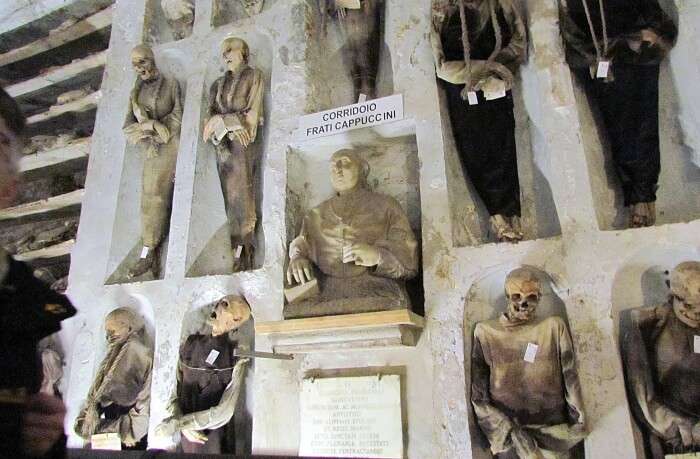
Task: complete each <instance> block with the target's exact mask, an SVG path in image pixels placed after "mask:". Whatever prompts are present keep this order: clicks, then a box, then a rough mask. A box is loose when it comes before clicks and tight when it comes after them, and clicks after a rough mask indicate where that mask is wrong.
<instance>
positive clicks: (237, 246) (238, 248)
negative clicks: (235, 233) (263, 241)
mask: <svg viewBox="0 0 700 459" xmlns="http://www.w3.org/2000/svg"><path fill="white" fill-rule="evenodd" d="M231 248H232V249H233V272H234V273H235V272H239V271H248V270H251V269H253V258H254V256H255V241H254V235H253V234H250V235H249V236H246V237H243V238H242V239H238V238H236V239H234V240H232V241H231Z"/></svg>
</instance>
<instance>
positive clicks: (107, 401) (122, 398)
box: [75, 308, 153, 449]
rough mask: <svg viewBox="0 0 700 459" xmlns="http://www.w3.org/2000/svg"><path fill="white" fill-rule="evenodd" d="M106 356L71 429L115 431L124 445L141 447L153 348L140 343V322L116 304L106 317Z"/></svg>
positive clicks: (88, 433)
mask: <svg viewBox="0 0 700 459" xmlns="http://www.w3.org/2000/svg"><path fill="white" fill-rule="evenodd" d="M105 331H106V333H107V341H108V343H109V344H108V347H107V355H106V356H105V358H104V360H103V361H102V363H101V364H100V368H99V369H98V370H97V375H96V376H95V380H94V381H93V383H92V387H90V392H88V396H87V399H86V400H85V404H84V405H83V408H82V409H81V410H80V414H78V417H77V419H76V421H75V432H76V433H77V434H78V435H80V436H81V437H83V438H84V439H86V440H88V441H90V440H91V437H92V436H93V435H95V434H106V433H116V434H119V437H120V439H121V442H122V445H123V447H126V448H133V449H136V448H139V449H145V447H146V445H145V443H146V435H147V434H148V417H149V410H150V400H151V369H152V363H153V358H152V354H153V352H152V350H151V349H149V348H148V347H147V346H146V344H145V343H144V335H143V332H144V324H143V321H142V320H141V319H140V318H139V317H138V316H137V315H136V314H135V313H134V312H133V311H131V310H130V309H127V308H119V309H115V310H114V311H112V312H110V313H109V314H108V315H107V318H106V319H105Z"/></svg>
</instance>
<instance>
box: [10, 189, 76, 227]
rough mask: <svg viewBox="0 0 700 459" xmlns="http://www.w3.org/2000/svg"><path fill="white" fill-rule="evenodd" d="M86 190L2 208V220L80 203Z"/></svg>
mask: <svg viewBox="0 0 700 459" xmlns="http://www.w3.org/2000/svg"><path fill="white" fill-rule="evenodd" d="M84 195H85V190H84V189H80V190H75V191H71V192H70V193H66V194H60V195H58V196H53V197H50V198H48V199H42V200H41V201H34V202H28V203H26V204H20V205H19V206H15V207H8V208H7V209H2V210H0V220H11V219H14V218H22V217H27V216H29V215H36V214H43V213H48V212H52V211H54V210H59V209H65V208H67V207H71V206H75V205H79V204H80V203H82V201H83V196H84Z"/></svg>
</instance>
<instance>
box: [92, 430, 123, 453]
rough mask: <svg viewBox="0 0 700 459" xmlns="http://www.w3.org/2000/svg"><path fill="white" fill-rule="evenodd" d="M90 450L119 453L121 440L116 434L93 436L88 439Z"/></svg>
mask: <svg viewBox="0 0 700 459" xmlns="http://www.w3.org/2000/svg"><path fill="white" fill-rule="evenodd" d="M90 448H91V449H106V450H111V451H121V449H122V440H121V438H120V437H119V434H118V433H104V434H95V435H93V436H92V437H90Z"/></svg>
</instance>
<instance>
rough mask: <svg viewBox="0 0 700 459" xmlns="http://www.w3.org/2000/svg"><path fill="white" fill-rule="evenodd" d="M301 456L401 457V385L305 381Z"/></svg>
mask: <svg viewBox="0 0 700 459" xmlns="http://www.w3.org/2000/svg"><path fill="white" fill-rule="evenodd" d="M300 399H301V401H300V407H301V441H300V446H299V455H300V456H309V457H328V456H331V457H365V458H366V457H372V458H402V457H403V430H402V423H401V380H400V377H399V376H398V375H386V376H382V377H377V376H369V377H354V378H327V379H316V380H308V379H307V380H304V382H303V385H302V392H301V397H300Z"/></svg>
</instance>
